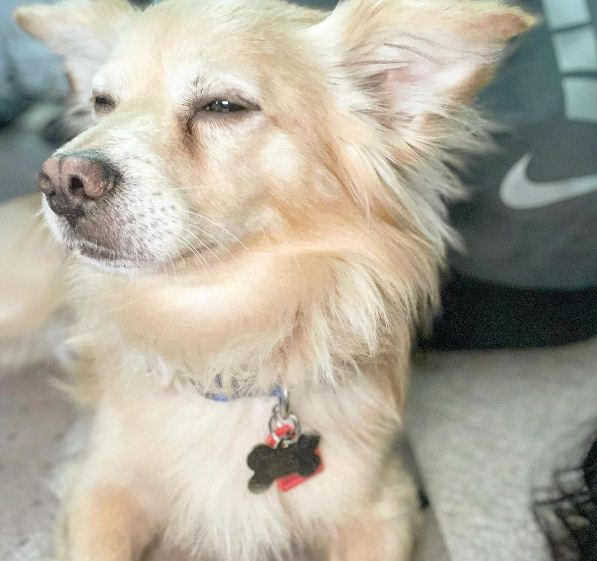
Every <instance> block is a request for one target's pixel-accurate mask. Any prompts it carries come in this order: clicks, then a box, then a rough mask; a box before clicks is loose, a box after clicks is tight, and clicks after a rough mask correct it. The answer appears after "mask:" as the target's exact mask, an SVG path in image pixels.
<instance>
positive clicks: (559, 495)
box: [534, 439, 597, 561]
mask: <svg viewBox="0 0 597 561" xmlns="http://www.w3.org/2000/svg"><path fill="white" fill-rule="evenodd" d="M534 512H535V516H536V518H537V522H538V523H539V525H540V527H541V528H542V530H543V531H544V533H545V536H546V538H547V540H548V543H549V546H550V548H551V550H552V553H553V557H554V559H555V561H597V439H596V440H595V441H594V442H593V444H592V445H591V447H590V449H589V452H588V454H587V456H586V458H585V459H584V461H583V462H582V464H581V465H580V467H578V468H573V469H564V470H559V471H557V472H556V473H555V475H554V478H553V487H552V488H551V489H541V490H539V491H538V492H537V496H536V499H535V504H534Z"/></svg>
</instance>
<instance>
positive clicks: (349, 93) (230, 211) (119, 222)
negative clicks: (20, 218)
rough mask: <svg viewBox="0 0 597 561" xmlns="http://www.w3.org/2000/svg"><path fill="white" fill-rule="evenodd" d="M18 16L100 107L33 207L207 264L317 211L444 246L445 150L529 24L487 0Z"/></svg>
mask: <svg viewBox="0 0 597 561" xmlns="http://www.w3.org/2000/svg"><path fill="white" fill-rule="evenodd" d="M16 18H17V21H18V23H19V24H20V25H21V26H22V27H23V28H24V29H25V30H27V31H28V32H29V33H31V34H32V35H34V36H35V37H37V38H39V39H41V40H43V41H44V42H46V43H47V44H48V45H49V47H50V48H51V49H53V50H54V51H55V52H57V53H58V54H60V55H61V56H63V58H64V61H65V64H66V67H67V70H68V73H69V76H70V79H71V81H72V84H73V87H74V89H75V91H76V92H77V95H78V96H79V98H80V99H83V100H88V102H89V103H90V104H91V106H92V108H93V112H94V123H93V125H92V126H91V127H90V128H89V129H87V130H86V131H84V132H83V133H82V134H80V135H79V136H78V137H76V138H75V139H74V140H72V141H71V142H69V143H68V144H66V145H65V146H63V147H62V148H61V149H59V150H58V151H57V152H56V153H55V154H54V156H53V157H52V158H50V159H49V160H48V161H47V162H46V163H45V164H44V168H43V170H42V173H41V187H42V190H43V192H44V193H45V197H44V203H43V205H44V209H45V214H46V217H47V220H48V222H49V224H50V226H51V227H52V230H53V232H54V233H55V235H56V237H57V238H58V239H59V240H60V241H61V242H63V243H65V244H67V245H68V246H69V247H70V248H72V249H74V250H75V251H76V252H78V253H80V254H82V255H83V256H86V257H87V258H89V259H90V260H92V261H94V262H96V263H102V264H104V265H109V266H111V267H113V268H133V269H139V268H141V267H142V266H148V265H152V266H154V267H160V266H162V267H164V266H166V265H169V264H170V263H171V262H177V261H180V260H189V259H196V260H197V261H198V262H203V263H209V262H210V261H212V260H213V259H216V258H217V259H222V258H225V256H226V254H227V253H229V252H232V251H235V250H236V248H237V247H238V246H239V245H243V244H250V243H252V240H254V239H257V238H259V237H263V236H268V237H269V239H275V238H276V236H279V237H280V238H284V236H288V235H289V233H288V232H289V231H290V230H293V231H297V230H300V228H301V224H305V223H308V222H309V221H315V222H317V221H325V220H327V219H328V217H335V218H334V220H336V221H340V222H341V221H342V220H353V221H354V220H359V219H360V218H359V217H365V219H366V220H371V219H372V218H373V220H379V221H381V222H384V223H389V224H393V225H396V226H398V227H400V228H403V229H404V228H410V229H411V231H412V232H413V233H414V235H416V236H417V237H418V238H421V239H423V240H425V242H426V243H429V244H430V245H432V246H434V247H435V249H436V250H437V251H438V252H441V248H440V246H442V244H443V241H444V240H445V238H446V236H447V233H446V228H445V226H444V225H443V220H442V212H443V210H442V209H443V205H442V202H441V201H442V199H443V198H444V197H445V196H448V195H449V194H450V188H451V182H452V179H451V177H450V174H449V173H446V174H444V175H443V176H442V174H441V173H439V172H438V169H439V168H438V167H437V166H439V165H440V164H439V163H438V161H439V160H442V162H444V163H445V160H446V158H449V156H446V158H444V157H443V156H442V154H444V155H445V153H444V152H440V149H441V148H443V147H445V146H448V145H449V144H450V142H451V141H452V140H454V138H456V137H457V135H456V137H455V136H454V135H455V134H456V133H455V132H454V123H455V122H459V119H460V121H462V119H461V115H462V113H461V111H462V107H463V105H465V104H468V103H469V102H470V101H472V100H473V98H474V95H475V93H476V91H477V90H478V89H479V88H480V87H481V86H483V85H484V84H485V83H486V82H487V81H488V79H489V78H490V75H491V69H492V68H493V66H494V65H495V63H496V62H497V61H498V59H499V56H500V54H501V52H502V50H503V48H504V46H505V45H506V44H507V43H508V41H509V40H510V39H511V38H513V37H514V36H516V35H518V34H520V33H522V32H523V31H525V30H526V29H527V28H528V26H529V25H530V24H531V20H530V18H529V17H528V16H527V15H526V14H525V13H524V12H522V11H520V10H518V9H517V8H513V7H506V6H503V5H501V4H500V3H498V2H495V1H492V0H489V1H472V0H345V1H344V2H341V4H340V5H339V7H338V8H337V9H336V10H335V11H334V12H332V13H331V14H325V13H322V12H318V11H314V10H309V9H305V8H300V7H297V6H292V5H289V4H286V3H284V2H281V1H279V0H220V1H218V2H207V1H204V2H202V1H198V0H165V1H163V2H161V3H158V4H156V5H154V6H152V7H150V8H148V9H146V10H144V11H137V10H135V9H133V8H132V7H131V6H130V5H129V4H128V3H127V2H126V1H125V0H68V1H64V2H59V3H57V4H54V5H49V6H48V5H44V6H41V5H39V6H31V7H26V8H22V9H21V10H19V11H18V12H17V14H16ZM464 120H465V119H464ZM471 135H473V136H474V134H473V133H472V132H471ZM458 138H460V139H461V140H464V141H466V140H467V139H466V138H465V137H462V136H461V137H458ZM459 141H460V140H459ZM434 166H435V167H434ZM442 169H443V170H444V171H446V170H447V169H448V168H447V167H445V168H442ZM425 170H426V171H425ZM434 170H435V171H434ZM417 177H418V178H419V179H417V180H415V179H414V178H417ZM421 178H423V179H421ZM434 182H435V183H437V184H433V183H434Z"/></svg>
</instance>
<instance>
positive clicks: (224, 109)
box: [201, 99, 248, 113]
mask: <svg viewBox="0 0 597 561" xmlns="http://www.w3.org/2000/svg"><path fill="white" fill-rule="evenodd" d="M201 110H202V111H206V112H209V113H238V112H239V111H247V110H248V108H247V107H245V106H244V105H240V104H239V103H233V102H232V101H228V100H227V99H214V100H213V101H210V102H209V103H208V104H207V105H204V106H203V108H202V109H201Z"/></svg>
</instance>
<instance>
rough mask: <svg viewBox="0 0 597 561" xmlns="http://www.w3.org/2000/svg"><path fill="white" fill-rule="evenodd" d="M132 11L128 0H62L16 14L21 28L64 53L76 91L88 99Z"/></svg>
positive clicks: (32, 7)
mask: <svg viewBox="0 0 597 561" xmlns="http://www.w3.org/2000/svg"><path fill="white" fill-rule="evenodd" d="M133 12H134V9H133V7H132V6H131V5H130V4H129V3H128V2H127V1H126V0H63V1H62V2H58V3H57V4H52V5H47V4H35V5H32V6H24V7H22V8H19V9H18V10H16V12H15V13H14V17H15V20H16V22H17V24H18V25H19V26H20V27H21V28H22V29H24V30H25V31H26V32H27V33H29V34H30V35H31V36H32V37H35V38H36V39H39V40H40V41H43V42H44V43H45V44H46V45H47V46H48V47H49V48H50V49H51V50H52V51H53V52H55V53H56V54H58V55H60V56H61V57H63V59H64V64H65V66H66V70H67V74H68V76H69V79H70V81H71V85H72V87H73V89H74V92H75V94H76V95H77V97H78V98H79V99H81V100H87V99H89V96H90V95H91V81H92V79H93V76H94V75H95V73H96V72H97V70H98V69H99V68H100V66H101V65H102V64H103V63H104V62H105V61H106V59H107V58H108V56H109V54H110V51H111V49H112V47H113V45H114V41H115V39H116V37H117V36H118V32H119V30H120V28H121V27H122V26H123V25H124V24H126V22H127V20H128V19H129V18H130V16H131V15H132V14H133Z"/></svg>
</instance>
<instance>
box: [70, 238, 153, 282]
mask: <svg viewBox="0 0 597 561" xmlns="http://www.w3.org/2000/svg"><path fill="white" fill-rule="evenodd" d="M67 247H68V248H69V249H70V250H71V251H72V252H73V253H75V254H76V255H77V256H78V257H79V258H80V259H81V260H82V261H84V262H85V263H87V264H89V265H92V266H93V267H96V268H98V269H100V270H102V271H104V272H109V273H117V274H125V275H136V274H139V273H143V272H151V271H154V270H156V269H157V268H158V264H157V263H156V262H154V261H151V260H149V259H143V258H138V257H137V258H133V257H130V256H128V255H122V254H120V253H119V252H117V251H115V250H113V249H109V248H106V247H102V246H100V245H97V244H95V243H93V242H90V241H88V240H81V239H79V240H77V239H73V240H71V241H70V242H69V243H68V244H67Z"/></svg>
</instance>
